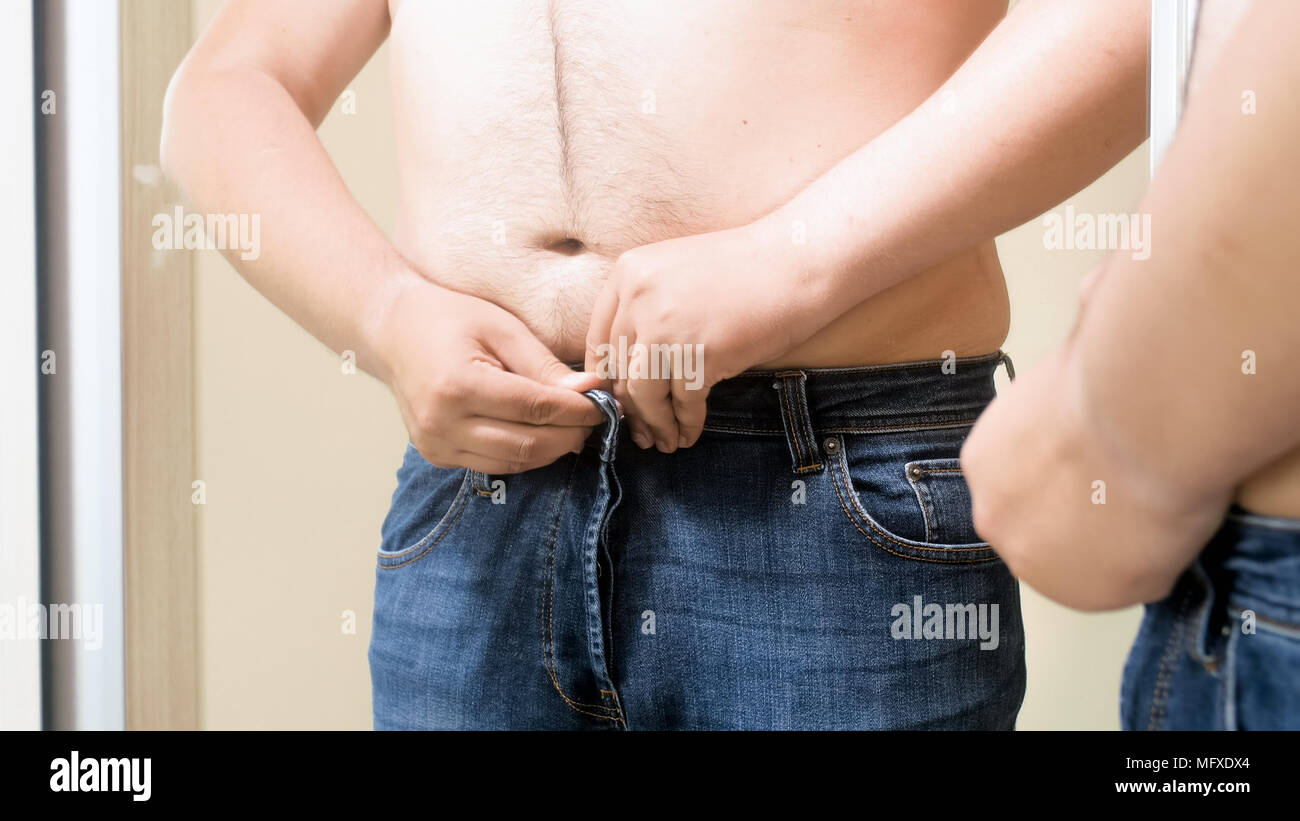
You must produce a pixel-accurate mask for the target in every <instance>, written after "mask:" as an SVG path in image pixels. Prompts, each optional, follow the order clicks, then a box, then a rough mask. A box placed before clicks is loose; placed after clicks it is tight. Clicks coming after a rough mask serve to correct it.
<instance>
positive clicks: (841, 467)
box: [835, 448, 992, 561]
mask: <svg viewBox="0 0 1300 821" xmlns="http://www.w3.org/2000/svg"><path fill="white" fill-rule="evenodd" d="M835 467H836V471H835V472H837V473H839V474H840V475H841V477H842V478H843V480H844V483H845V492H846V493H847V492H848V490H849V488H851V487H852V485H851V482H852V478H851V477H850V476H849V471H848V461H847V457H845V455H844V449H843V448H840V457H839V459H838V460H837V461H836V462H835ZM848 495H849V500H850V501H851V502H853V507H854V508H856V509H857V512H858V514H859V516H860V517H861V518H862V521H863V522H865V523H866V525H867V526H868V527H870V528H871V529H872V530H874V531H876V532H877V533H879V534H880V535H881V536H882V537H884V538H886V539H888V540H889V541H891V542H893V543H894V544H896V545H898V546H899V547H901V548H904V549H906V550H929V551H933V552H936V553H954V552H964V553H974V552H977V551H978V552H985V551H988V550H992V548H991V547H990V546H988V545H984V546H982V547H961V546H954V547H922V546H920V545H911V544H907V543H906V542H902V541H899V540H898V539H896V538H894V537H893V536H892V535H890V534H889V533H886V532H885V531H884V530H882V529H881V528H880V526H879V525H876V524H875V523H874V522H873V521H872V519H871V515H870V514H869V513H867V511H866V510H865V509H863V507H862V504H861V503H860V502H859V501H858V499H857V495H856V494H853V493H849V494H848ZM859 530H861V528H859ZM991 558H992V557H990V559H991ZM972 561H983V560H980V559H974V560H972Z"/></svg>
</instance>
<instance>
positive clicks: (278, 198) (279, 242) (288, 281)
mask: <svg viewBox="0 0 1300 821" xmlns="http://www.w3.org/2000/svg"><path fill="white" fill-rule="evenodd" d="M162 164H163V169H164V172H165V173H166V174H167V176H168V177H169V178H171V179H172V180H173V181H175V182H176V183H177V184H178V186H179V188H180V189H181V191H182V194H183V197H184V199H185V201H186V202H187V203H188V206H189V208H192V209H194V210H196V211H198V212H200V213H204V214H208V213H215V214H246V215H249V216H250V218H251V217H252V216H253V215H256V218H257V219H258V220H259V223H260V247H259V249H258V250H259V253H258V255H257V256H256V258H253V259H244V256H245V254H241V253H240V249H238V248H234V249H229V250H226V251H224V254H225V256H226V258H227V259H228V260H229V261H230V263H231V264H232V265H233V266H234V267H235V268H236V269H237V270H238V271H239V272H240V274H242V275H243V276H244V277H245V278H246V279H247V280H248V281H249V283H251V284H252V285H253V286H254V287H255V288H257V290H258V291H260V292H261V293H262V294H263V295H265V296H266V297H267V299H269V300H270V301H271V302H272V303H273V304H275V305H276V306H277V307H279V308H280V309H281V310H283V311H284V312H285V313H286V314H287V315H288V316H290V317H291V318H292V319H293V320H295V321H296V322H298V324H300V325H301V326H302V327H303V328H305V329H306V330H307V331H308V332H309V333H311V334H313V335H314V336H315V337H316V338H317V339H319V340H320V341H321V342H323V343H324V344H325V345H327V346H329V347H330V348H331V349H333V350H335V351H343V350H351V351H353V352H354V353H355V354H356V356H357V362H358V365H359V366H360V367H362V368H364V369H366V370H368V371H369V372H371V373H373V374H375V375H376V376H378V377H379V378H381V379H387V373H386V370H387V367H386V364H385V363H384V361H383V357H382V356H380V355H379V352H378V350H377V345H376V340H375V331H376V330H377V329H378V328H379V327H381V326H382V323H383V314H384V312H385V310H386V307H387V306H388V305H389V304H390V303H391V301H392V298H393V297H394V295H395V294H396V293H398V292H399V291H400V290H401V289H402V288H404V287H406V285H408V284H411V283H413V282H416V281H418V280H419V279H420V278H419V275H418V274H417V273H416V272H415V271H414V270H413V269H412V268H411V267H410V266H409V265H408V264H407V263H406V261H405V260H404V259H403V258H402V257H401V255H400V254H399V253H398V252H397V251H396V249H394V248H393V247H392V245H391V243H390V242H389V241H388V239H387V237H386V236H385V235H384V233H383V232H382V231H381V230H380V229H379V228H378V227H377V226H376V225H375V224H374V223H373V222H372V221H371V220H370V218H369V217H368V216H367V215H366V214H365V212H364V211H363V210H362V209H361V207H360V206H359V205H358V204H357V203H356V201H355V200H354V199H353V198H352V196H351V194H350V193H349V192H348V190H347V187H346V186H345V185H344V183H343V181H342V179H341V178H340V176H339V174H338V172H337V171H336V170H335V168H334V166H333V164H332V163H331V161H330V158H329V156H328V155H327V153H326V152H325V149H324V147H323V146H322V145H321V143H320V140H319V139H318V138H317V136H316V133H315V131H314V129H313V127H312V124H311V123H310V122H309V121H308V119H307V118H306V116H304V114H303V112H302V111H301V110H300V109H299V107H298V105H297V104H296V103H295V101H294V100H293V98H292V97H291V96H290V94H289V93H288V92H287V91H286V90H285V89H284V88H283V87H282V86H281V85H280V84H279V83H277V82H276V81H275V80H274V79H272V78H271V77H269V76H267V75H266V74H264V73H261V72H259V71H257V70H255V69H224V70H206V69H197V70H189V71H186V70H182V71H181V72H180V73H178V75H177V77H176V79H175V80H174V81H173V84H172V87H171V88H170V89H169V91H168V98H167V104H166V109H165V123H164V130H163V142H162Z"/></svg>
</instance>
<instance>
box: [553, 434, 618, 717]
mask: <svg viewBox="0 0 1300 821" xmlns="http://www.w3.org/2000/svg"><path fill="white" fill-rule="evenodd" d="M577 472H578V460H577V459H575V460H574V461H573V467H572V468H571V469H570V470H569V479H568V481H567V482H566V483H565V485H564V492H563V493H561V494H560V498H559V499H558V500H557V501H556V503H555V520H554V523H553V524H552V526H551V537H550V539H549V540H548V541H549V542H550V549H549V552H548V554H547V561H546V565H545V568H546V570H545V573H546V578H547V580H548V581H549V584H548V585H547V595H546V598H543V599H542V667H544V668H545V669H546V674H547V676H549V677H550V679H551V686H553V687H554V688H555V692H557V693H559V694H560V698H562V699H564V703H565V704H567V705H569V707H570V709H572V710H573V711H575V712H578V713H582V714H583V715H589V716H594V717H595V718H603V719H607V720H609V721H620V722H621V721H622V720H623V713H622V710H621V709H619V708H615V707H606V706H604V705H603V704H582V703H580V702H576V701H574V700H573V699H571V698H569V696H568V695H566V694H565V692H564V690H563V689H562V688H561V687H560V680H559V678H558V677H557V676H556V675H555V640H554V636H553V634H554V632H555V607H554V600H555V550H556V543H557V542H558V541H559V540H560V516H561V515H562V508H563V505H564V500H565V499H567V498H569V489H570V488H571V487H573V477H574V474H576V473H577ZM548 649H549V656H550V664H547V663H546V659H547V654H548ZM582 707H586V708H589V709H591V710H608V711H611V712H614V713H615V715H612V716H609V715H601V714H599V713H592V712H588V710H583V709H579V708H582Z"/></svg>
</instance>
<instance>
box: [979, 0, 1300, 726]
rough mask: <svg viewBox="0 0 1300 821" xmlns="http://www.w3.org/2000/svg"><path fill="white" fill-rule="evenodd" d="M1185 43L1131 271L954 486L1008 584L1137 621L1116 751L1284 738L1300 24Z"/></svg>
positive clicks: (1299, 617)
mask: <svg viewBox="0 0 1300 821" xmlns="http://www.w3.org/2000/svg"><path fill="white" fill-rule="evenodd" d="M1196 32H1197V35H1196V42H1195V45H1194V48H1193V52H1192V66H1191V71H1190V74H1189V76H1188V85H1187V103H1186V115H1185V118H1184V121H1183V122H1182V123H1181V124H1180V125H1179V130H1178V133H1177V136H1176V138H1175V140H1174V142H1173V144H1172V146H1171V148H1170V149H1169V152H1168V154H1167V155H1166V156H1165V157H1164V159H1163V160H1162V162H1161V166H1160V168H1159V169H1158V171H1157V173H1156V176H1155V179H1154V181H1153V182H1152V186H1151V190H1150V192H1149V193H1148V194H1147V196H1146V198H1145V200H1144V201H1143V202H1142V204H1141V206H1140V207H1139V210H1140V211H1141V212H1143V213H1149V214H1150V215H1151V222H1152V236H1153V237H1154V238H1155V239H1154V241H1153V242H1152V246H1151V255H1150V258H1149V259H1146V260H1141V261H1139V260H1134V259H1132V258H1131V256H1126V255H1124V254H1112V255H1111V256H1110V257H1108V258H1107V260H1106V262H1105V264H1104V265H1103V266H1102V267H1101V268H1099V269H1098V270H1097V272H1095V273H1094V274H1093V275H1092V276H1090V277H1089V278H1088V280H1086V282H1085V290H1084V295H1083V299H1082V304H1081V307H1080V315H1079V319H1078V321H1077V322H1076V325H1075V328H1074V331H1073V333H1072V335H1071V337H1070V339H1069V340H1068V341H1067V343H1066V344H1065V345H1063V346H1062V347H1061V348H1060V349H1059V350H1058V351H1056V352H1055V353H1054V354H1053V355H1052V356H1050V357H1048V359H1047V360H1046V361H1045V362H1043V363H1042V364H1041V365H1040V366H1039V367H1037V368H1035V369H1034V370H1033V371H1032V372H1028V373H1025V374H1023V375H1022V376H1021V377H1020V378H1019V379H1017V380H1016V382H1015V383H1014V384H1013V385H1012V386H1011V389H1010V390H1008V391H1007V392H1006V394H1005V395H1003V396H1001V397H999V398H998V399H997V401H996V402H994V403H993V405H992V407H990V408H989V410H988V412H987V413H986V414H985V415H984V416H983V417H982V418H981V419H980V421H979V423H978V424H977V425H976V426H975V430H974V431H973V433H972V434H971V436H970V438H969V439H968V441H967V443H966V446H965V449H964V450H963V453H962V464H963V466H964V467H965V468H966V471H967V474H968V476H969V477H970V487H971V490H972V492H973V494H974V500H975V521H976V525H977V527H978V529H979V532H980V533H981V534H982V535H984V536H986V537H987V538H988V539H989V540H990V541H992V542H993V544H994V546H995V547H996V548H997V549H998V552H999V553H1000V554H1001V555H1002V556H1003V557H1004V558H1005V559H1006V561H1007V563H1008V564H1009V565H1010V567H1011V569H1012V570H1013V571H1014V572H1015V573H1016V575H1017V576H1018V577H1020V578H1021V579H1023V580H1024V581H1025V582H1026V583H1027V584H1030V585H1033V586H1034V587H1035V588H1036V589H1038V590H1039V591H1041V592H1042V593H1044V594H1045V595H1047V596H1050V597H1052V598H1054V599H1056V600H1058V601H1060V602H1063V603H1064V604H1067V605H1071V606H1073V607H1076V608H1080V609H1083V610H1108V609H1113V608H1117V607H1125V606H1129V605H1133V604H1139V603H1143V602H1147V603H1149V604H1148V606H1147V607H1146V609H1145V618H1144V619H1143V622H1142V627H1141V629H1140V631H1139V633H1138V638H1137V641H1136V643H1135V644H1134V647H1133V649H1132V651H1131V653H1130V655H1129V661H1128V664H1127V665H1126V667H1125V672H1124V685H1123V694H1122V698H1121V702H1122V718H1123V723H1124V727H1125V728H1126V729H1137V730H1145V729H1176V730H1178V729H1220V730H1222V729H1300V375H1298V374H1297V371H1296V367H1295V357H1296V353H1297V351H1300V318H1298V317H1300V278H1297V276H1296V266H1297V260H1300V233H1297V231H1296V219H1297V217H1300V174H1297V171H1296V147H1297V145H1300V105H1297V102H1296V97H1295V88H1296V87H1297V85H1300V60H1297V59H1296V55H1295V42H1296V37H1297V35H1298V34H1300V6H1298V5H1297V4H1295V3H1291V2H1285V0H1257V2H1245V1H1244V0H1202V2H1201V6H1200V14H1199V20H1198V23H1197V26H1196ZM1099 482H1100V483H1104V484H1098V483H1099ZM1099 493H1101V494H1102V495H1101V496H1099V495H1098V494H1099ZM1103 502H1104V503H1103Z"/></svg>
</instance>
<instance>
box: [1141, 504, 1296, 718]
mask: <svg viewBox="0 0 1300 821" xmlns="http://www.w3.org/2000/svg"><path fill="white" fill-rule="evenodd" d="M1120 714H1121V719H1122V721H1123V726H1124V729H1126V730H1284V729H1286V730H1300V521H1298V520H1293V519H1280V518H1274V517H1268V516H1258V515H1255V514H1252V513H1248V512H1246V511H1245V510H1242V509H1241V508H1234V509H1233V510H1232V511H1231V512H1230V513H1229V514H1228V517H1227V518H1226V520H1225V521H1224V523H1223V526H1222V527H1221V528H1220V529H1219V531H1218V533H1216V534H1215V536H1214V538H1213V539H1211V540H1210V543H1209V545H1208V546H1207V547H1206V548H1205V550H1204V551H1203V552H1202V553H1201V555H1200V556H1199V557H1198V558H1197V560H1196V561H1195V562H1194V563H1193V564H1192V566H1191V567H1189V568H1188V569H1187V571H1186V572H1184V573H1183V575H1182V576H1181V577H1180V578H1179V580H1178V583H1177V584H1176V585H1175V586H1174V590H1173V592H1172V593H1170V595H1169V596H1168V597H1166V598H1165V599H1164V600H1162V601H1159V602H1155V603H1154V604H1148V605H1147V606H1146V608H1145V612H1144V616H1143V619H1142V626H1141V627H1140V628H1139V630H1138V636H1137V640H1136V641H1135V642H1134V644H1133V649H1132V650H1131V651H1130V652H1129V657H1128V662H1127V663H1126V665H1125V667H1124V682H1123V688H1122V691H1121V695H1120Z"/></svg>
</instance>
